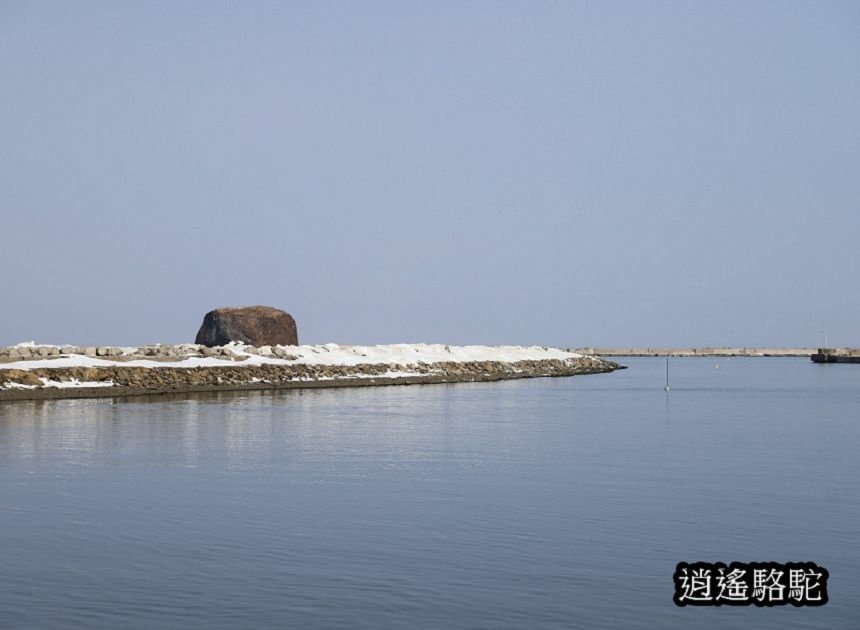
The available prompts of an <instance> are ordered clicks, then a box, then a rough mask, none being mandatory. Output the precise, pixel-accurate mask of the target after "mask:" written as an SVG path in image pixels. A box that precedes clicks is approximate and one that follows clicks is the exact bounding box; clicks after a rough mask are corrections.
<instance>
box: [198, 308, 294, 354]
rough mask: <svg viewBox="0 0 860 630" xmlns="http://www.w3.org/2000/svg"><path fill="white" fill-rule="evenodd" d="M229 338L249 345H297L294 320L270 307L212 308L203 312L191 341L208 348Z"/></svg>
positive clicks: (285, 313)
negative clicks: (198, 327)
mask: <svg viewBox="0 0 860 630" xmlns="http://www.w3.org/2000/svg"><path fill="white" fill-rule="evenodd" d="M231 341H241V342H242V343H248V344H251V345H252V346H275V345H284V346H297V345H299V335H298V332H296V320H294V319H293V316H292V315H290V314H289V313H287V312H285V311H281V310H278V309H276V308H272V307H271V306H243V307H240V308H216V309H215V310H214V311H209V312H208V313H206V316H205V317H204V318H203V324H202V325H201V326H200V330H199V331H197V339H196V341H195V343H199V344H202V345H204V346H209V347H212V346H223V345H224V344H225V343H230V342H231Z"/></svg>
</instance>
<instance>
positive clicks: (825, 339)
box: [821, 330, 827, 349]
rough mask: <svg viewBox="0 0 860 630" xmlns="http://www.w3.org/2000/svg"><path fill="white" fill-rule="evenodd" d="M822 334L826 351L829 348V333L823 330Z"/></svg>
mask: <svg viewBox="0 0 860 630" xmlns="http://www.w3.org/2000/svg"><path fill="white" fill-rule="evenodd" d="M821 334H822V335H824V347H825V349H826V348H827V331H826V330H822V331H821Z"/></svg>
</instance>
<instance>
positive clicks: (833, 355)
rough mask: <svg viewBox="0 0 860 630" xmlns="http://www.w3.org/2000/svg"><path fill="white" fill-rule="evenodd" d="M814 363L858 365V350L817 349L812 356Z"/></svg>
mask: <svg viewBox="0 0 860 630" xmlns="http://www.w3.org/2000/svg"><path fill="white" fill-rule="evenodd" d="M812 361H813V362H814V363H860V349H858V348H818V352H816V353H815V354H813V355H812Z"/></svg>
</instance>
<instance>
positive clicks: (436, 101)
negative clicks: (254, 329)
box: [0, 1, 860, 347]
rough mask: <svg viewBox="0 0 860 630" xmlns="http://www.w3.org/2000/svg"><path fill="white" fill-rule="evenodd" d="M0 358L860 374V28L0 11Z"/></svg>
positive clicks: (579, 7)
mask: <svg viewBox="0 0 860 630" xmlns="http://www.w3.org/2000/svg"><path fill="white" fill-rule="evenodd" d="M0 60H2V62H0V103H2V105H0V107H2V112H3V115H2V116H0V142H2V146H3V150H2V151H0V189H2V191H3V194H2V197H0V217H2V223H0V224H2V226H3V230H2V236H3V240H2V246H0V265H1V266H2V269H3V274H2V278H3V280H2V290H3V308H2V311H0V312H2V315H0V344H2V345H8V344H14V343H17V342H21V341H27V340H35V341H37V342H43V343H71V344H81V345H137V344H144V343H155V342H163V343H178V342H183V341H189V342H190V341H193V340H194V336H195V334H196V332H197V328H198V327H199V325H200V323H201V322H202V319H203V315H204V314H205V313H206V312H207V311H209V310H212V309H214V308H216V307H221V306H242V305H252V304H266V305H270V306H275V307H278V308H283V309H284V310H287V311H289V312H290V313H291V314H293V316H294V317H295V318H296V321H297V324H298V332H299V340H300V342H302V343H326V342H338V343H357V344H374V343H398V342H427V343H436V342H440V343H450V344H539V345H554V346H644V347H658V346H664V347H665V346H668V347H701V346H732V347H735V346H760V347H763V346H772V347H795V346H806V347H816V346H819V345H821V343H822V332H821V331H822V330H826V331H827V334H828V340H829V345H831V346H860V330H858V325H857V324H856V321H857V319H858V317H857V316H858V314H860V295H858V293H857V292H854V291H852V290H851V287H852V286H853V282H854V280H855V278H856V277H857V276H858V272H860V265H858V256H857V251H856V248H857V241H858V236H860V179H858V173H860V117H858V115H857V104H858V103H860V5H858V4H857V3H853V2H817V3H810V2H761V3H743V2H726V3H720V4H717V3H683V2H653V3H635V2H610V3H596V4H592V3H585V2H571V3H553V2H537V3H490V2H474V3H438V4H437V3H434V4H432V5H428V4H426V3H387V2H366V3H277V4H276V3H272V4H268V3H242V4H235V5H233V4H227V3H205V2H181V3H176V4H170V3H142V4H132V3H108V2H81V3H59V2H55V3H51V2H47V3H44V2H14V1H12V2H0Z"/></svg>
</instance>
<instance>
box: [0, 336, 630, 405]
mask: <svg viewBox="0 0 860 630" xmlns="http://www.w3.org/2000/svg"><path fill="white" fill-rule="evenodd" d="M619 367H621V366H619V365H618V364H616V363H613V362H611V361H606V360H604V359H600V358H597V357H592V356H585V355H581V354H577V353H573V352H568V351H565V350H560V349H557V348H546V347H542V346H530V347H524V346H446V345H439V344H436V345H429V344H392V345H382V346H341V345H337V344H325V345H319V346H274V347H272V346H263V347H260V348H256V347H253V346H248V345H244V344H235V343H233V344H228V345H226V346H221V347H217V348H208V347H205V346H200V345H196V344H179V345H152V346H143V347H106V346H104V347H95V346H92V347H78V346H56V345H38V344H34V343H32V342H30V343H25V344H18V345H17V346H13V347H11V348H0V401H2V400H26V399H38V398H79V397H95V396H99V397H101V396H126V395H137V394H160V393H168V392H196V391H215V390H240V389H279V388H299V387H341V386H359V385H394V384H416V383H456V382H468V381H492V380H501V379H511V378H532V377H540V376H572V375H575V374H593V373H598V372H611V371H612V370H615V369H618V368H619Z"/></svg>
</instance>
